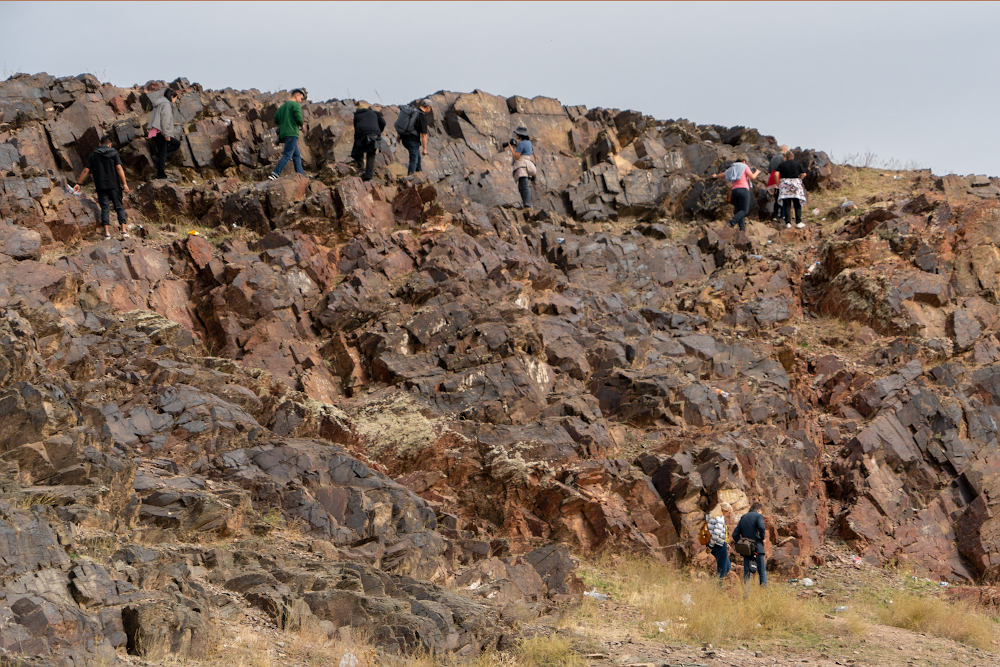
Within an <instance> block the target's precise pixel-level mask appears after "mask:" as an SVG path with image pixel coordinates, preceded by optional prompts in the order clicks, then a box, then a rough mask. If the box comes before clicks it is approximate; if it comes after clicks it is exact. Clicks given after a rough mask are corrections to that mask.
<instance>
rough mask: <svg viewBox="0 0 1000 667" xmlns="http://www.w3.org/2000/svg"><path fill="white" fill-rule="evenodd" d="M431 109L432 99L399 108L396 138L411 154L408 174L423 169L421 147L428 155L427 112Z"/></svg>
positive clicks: (407, 168) (407, 169)
mask: <svg viewBox="0 0 1000 667" xmlns="http://www.w3.org/2000/svg"><path fill="white" fill-rule="evenodd" d="M430 110H431V102H430V100H426V99H424V100H420V101H419V102H417V103H416V105H415V106H411V105H406V106H404V107H403V108H402V109H400V110H399V118H397V119H396V124H395V126H394V127H395V129H396V139H397V140H398V141H399V143H401V144H403V146H405V147H406V150H407V151H408V152H409V154H410V162H409V164H408V165H407V167H406V175H407V176H412V175H413V174H414V173H416V172H418V171H423V164H422V160H421V159H420V151H421V147H423V154H424V155H427V113H429V112H430Z"/></svg>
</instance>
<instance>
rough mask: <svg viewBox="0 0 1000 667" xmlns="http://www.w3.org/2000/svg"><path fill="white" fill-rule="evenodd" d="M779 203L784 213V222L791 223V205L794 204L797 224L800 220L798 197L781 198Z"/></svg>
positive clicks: (800, 203) (800, 206)
mask: <svg viewBox="0 0 1000 667" xmlns="http://www.w3.org/2000/svg"><path fill="white" fill-rule="evenodd" d="M781 203H782V205H783V207H784V213H785V224H786V225H790V224H792V206H795V223H796V224H798V223H800V222H802V202H801V201H800V200H799V199H798V197H793V198H792V199H782V200H781Z"/></svg>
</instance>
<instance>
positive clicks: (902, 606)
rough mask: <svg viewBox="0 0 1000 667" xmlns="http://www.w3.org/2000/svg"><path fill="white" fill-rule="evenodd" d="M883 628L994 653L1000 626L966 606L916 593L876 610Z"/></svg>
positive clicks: (900, 597)
mask: <svg viewBox="0 0 1000 667" xmlns="http://www.w3.org/2000/svg"><path fill="white" fill-rule="evenodd" d="M876 615H877V617H878V620H879V622H880V623H882V624H883V625H892V626H895V627H897V628H903V629H904V630H912V631H914V632H923V633H926V634H928V635H933V636H935V637H944V638H946V639H952V640H954V641H957V642H961V643H963V644H969V645H970V646H975V647H977V648H981V649H987V650H989V649H993V648H995V646H994V638H995V637H996V636H997V632H998V630H1000V627H998V624H997V622H996V620H995V619H993V618H990V617H989V616H986V615H985V614H983V613H981V612H980V611H977V610H976V609H974V608H972V607H971V606H969V605H968V604H966V603H964V602H948V601H946V600H941V599H939V598H935V597H923V596H920V595H916V594H913V593H905V594H903V595H896V596H895V598H894V599H893V600H892V603H891V604H886V605H885V606H882V607H880V608H879V609H877V612H876Z"/></svg>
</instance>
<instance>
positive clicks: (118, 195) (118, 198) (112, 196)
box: [97, 188, 127, 229]
mask: <svg viewBox="0 0 1000 667" xmlns="http://www.w3.org/2000/svg"><path fill="white" fill-rule="evenodd" d="M97 203H98V204H99V205H100V207H101V224H102V225H104V226H107V225H109V224H111V205H112V204H114V206H115V213H117V214H118V224H119V225H121V227H122V229H125V222H126V220H127V219H126V217H125V207H124V206H123V205H122V189H121V188H109V189H107V190H104V189H98V190H97Z"/></svg>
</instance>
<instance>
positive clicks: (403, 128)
mask: <svg viewBox="0 0 1000 667" xmlns="http://www.w3.org/2000/svg"><path fill="white" fill-rule="evenodd" d="M419 113H420V111H419V110H418V109H417V108H416V107H414V106H410V105H409V104H407V105H405V106H403V107H402V108H401V109H400V110H399V118H397V119H396V122H395V123H394V124H393V127H394V128H395V129H396V132H398V133H399V134H413V130H414V129H415V128H416V127H417V114H419Z"/></svg>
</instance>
